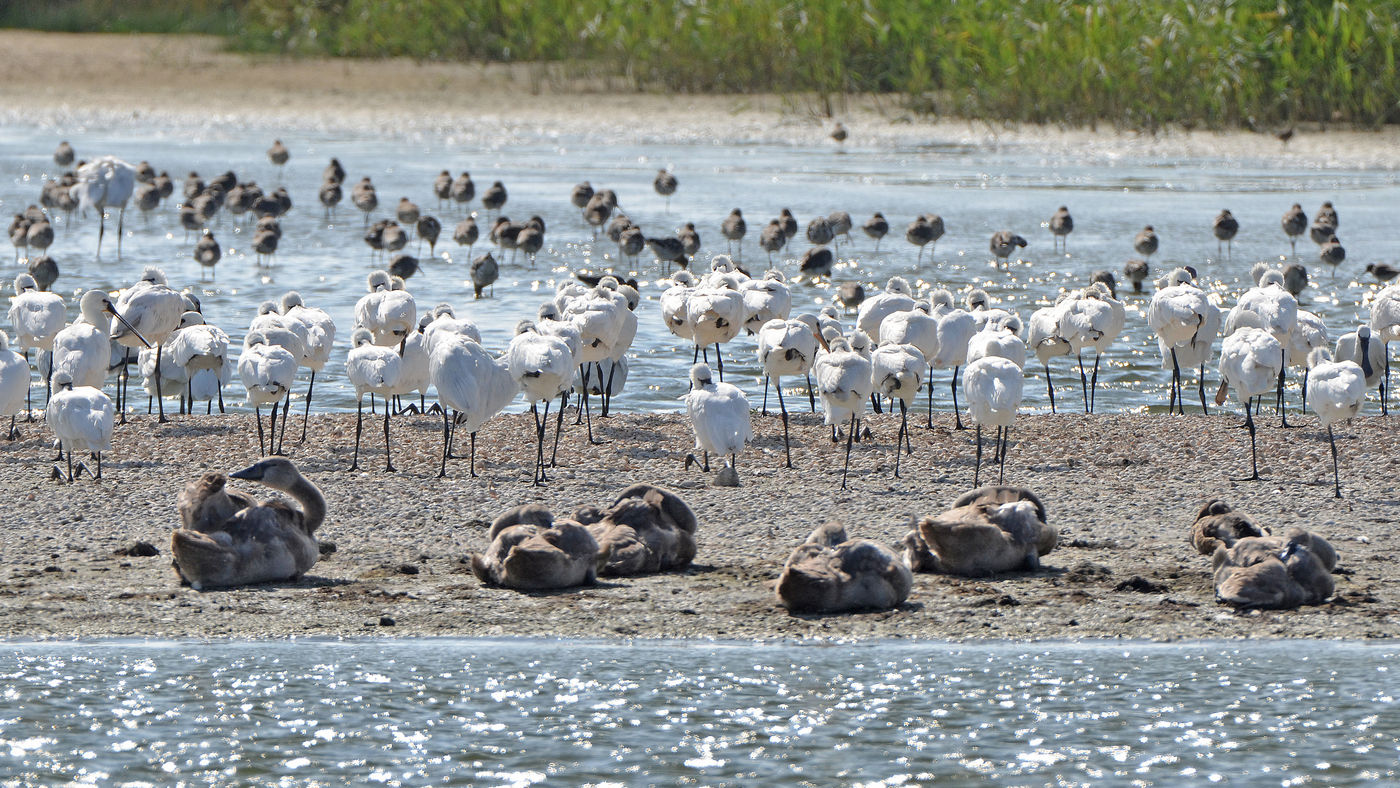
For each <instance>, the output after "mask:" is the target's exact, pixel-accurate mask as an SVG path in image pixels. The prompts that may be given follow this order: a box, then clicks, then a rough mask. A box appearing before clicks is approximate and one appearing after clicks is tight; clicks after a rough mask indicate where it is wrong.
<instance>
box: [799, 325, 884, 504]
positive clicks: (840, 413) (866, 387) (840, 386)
mask: <svg viewBox="0 0 1400 788" xmlns="http://www.w3.org/2000/svg"><path fill="white" fill-rule="evenodd" d="M828 345H829V347H828V352H826V353H823V354H822V355H821V356H818V357H817V361H816V364H814V365H813V367H812V372H813V374H815V375H816V378H817V394H818V396H820V397H821V400H822V410H823V411H824V412H825V413H826V423H827V424H829V425H831V436H832V441H833V442H835V441H836V439H837V438H836V427H837V425H839V424H843V423H845V422H847V421H849V422H850V424H849V428H850V429H849V431H848V432H847V433H846V463H845V465H844V466H843V467H842V470H841V489H843V490H844V489H846V476H847V474H848V473H849V472H850V468H851V443H852V442H853V441H854V440H855V433H856V419H858V418H860V417H861V416H863V415H864V414H865V406H866V403H868V402H869V401H870V395H871V393H872V392H873V391H874V390H875V383H874V379H873V377H874V367H873V366H872V365H871V363H870V360H869V359H867V358H866V357H865V356H863V355H861V354H860V353H858V352H856V351H854V350H852V349H851V343H850V341H849V340H847V339H846V338H845V337H843V336H834V337H832V338H831V339H830V340H828Z"/></svg>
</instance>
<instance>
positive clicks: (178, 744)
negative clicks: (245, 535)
mask: <svg viewBox="0 0 1400 788" xmlns="http://www.w3.org/2000/svg"><path fill="white" fill-rule="evenodd" d="M1397 655H1400V652H1397V650H1396V648H1395V647H1394V646H1389V645H1361V644H1354V643H1337V642H1307V643H1302V642H1270V643H1248V644H1241V643H1210V642H1204V643H1192V644H1184V645H1161V644H1140V643H1128V644H1107V643H1103V644H1039V645H1034V646H1027V645H1021V644H978V645H963V644H939V643H927V644H898V643H888V642H887V643H870V644H862V645H827V646H818V645H803V646H794V645H792V644H750V643H729V644H723V643H722V644H691V643H687V644H685V645H684V646H683V647H682V646H679V645H677V644H674V643H647V642H643V643H636V644H615V643H609V644H602V643H579V642H570V643H565V642H558V641H542V640H516V641H470V640H469V641H454V640H423V641H411V640H410V641H361V642H354V641H348V642H320V641H300V642H270V643H250V642H237V641H234V642H214V643H198V642H154V643H124V642H99V643H38V644H35V643H28V644H7V645H3V646H0V693H3V697H4V711H3V713H0V784H5V785H32V784H39V783H45V784H49V783H59V782H69V781H71V782H73V783H77V784H113V785H164V784H175V783H177V782H179V783H180V784H195V785H206V784H210V785H212V784H232V783H237V784H241V785H273V784H278V785H280V784H299V785H301V784H305V785H335V784H339V783H341V782H342V781H345V780H352V781H355V782H361V783H363V782H372V783H383V784H389V785H422V784H429V783H432V784H453V785H509V786H524V785H532V784H538V783H544V784H553V783H555V782H560V783H561V784H565V783H566V784H570V785H642V784H648V783H650V784H658V783H660V784H673V785H757V784H762V785H837V784H841V785H922V784H939V785H943V784H952V785H984V784H987V783H989V782H996V783H1001V784H1008V783H1010V784H1041V783H1049V782H1052V781H1054V782H1055V784H1059V785H1091V784H1118V785H1129V784H1132V785H1188V784H1189V785H1198V784H1203V783H1204V782H1235V783H1238V784H1247V785H1259V784H1270V785H1299V784H1303V783H1316V784H1326V785H1357V784H1362V783H1363V782H1364V783H1375V782H1376V781H1379V782H1380V783H1382V784H1384V783H1388V782H1389V781H1391V780H1395V779H1397V777H1400V769H1398V768H1397V766H1396V763H1397V757H1400V723H1398V722H1397V720H1396V717H1395V715H1394V714H1393V711H1394V704H1395V702H1396V699H1395V687H1396V685H1395V682H1394V681H1393V680H1392V678H1391V675H1390V669H1391V668H1390V666H1391V664H1393V662H1394V660H1395V659H1396V657H1397Z"/></svg>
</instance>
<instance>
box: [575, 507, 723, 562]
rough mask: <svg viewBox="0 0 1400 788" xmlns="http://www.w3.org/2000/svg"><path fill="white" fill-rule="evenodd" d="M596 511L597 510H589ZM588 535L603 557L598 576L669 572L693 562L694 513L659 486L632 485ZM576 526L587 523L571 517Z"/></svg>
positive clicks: (591, 527) (592, 524)
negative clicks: (577, 522) (595, 541)
mask: <svg viewBox="0 0 1400 788" xmlns="http://www.w3.org/2000/svg"><path fill="white" fill-rule="evenodd" d="M594 511H596V510H594ZM598 513H599V514H603V517H602V519H601V520H597V521H595V522H591V523H588V530H589V532H591V533H592V534H593V537H594V538H595V539H597V540H598V545H599V549H600V550H602V551H603V552H604V553H606V554H607V556H608V557H607V560H606V562H605V563H603V564H601V566H600V568H599V570H598V573H599V574H601V575H606V576H614V577H620V576H625V575H644V574H653V573H656V572H670V571H674V570H677V569H684V568H686V567H687V566H690V562H691V561H692V560H694V559H695V530H696V528H698V527H699V522H698V521H697V520H696V519H695V512H693V511H691V508H690V507H689V506H688V505H686V502H685V501H683V500H681V497H680V496H679V495H676V494H675V493H673V492H671V491H670V490H667V489H666V488H664V487H656V486H654V485H650V484H634V485H632V486H630V487H628V488H627V489H625V490H623V491H622V493H621V494H620V495H618V497H617V500H616V501H614V502H613V505H612V508H611V509H609V510H608V511H607V512H606V513H601V512H598ZM575 517H576V518H577V519H578V520H579V521H580V522H588V520H589V519H591V518H585V517H584V516H583V515H582V514H580V513H578V512H576V513H575Z"/></svg>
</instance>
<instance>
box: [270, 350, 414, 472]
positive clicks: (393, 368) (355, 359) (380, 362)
mask: <svg viewBox="0 0 1400 788" xmlns="http://www.w3.org/2000/svg"><path fill="white" fill-rule="evenodd" d="M350 343H351V345H352V346H353V347H351V348H350V352H349V353H347V354H346V356H345V377H346V378H347V379H349V381H350V385H352V386H354V387H355V454H354V457H353V459H351V461H350V470H352V471H356V470H359V468H360V431H361V429H362V428H363V426H364V418H365V416H364V413H365V408H364V401H365V394H378V395H379V396H381V397H383V398H384V470H386V471H388V472H390V473H392V472H394V470H395V469H394V461H393V458H392V457H390V450H389V445H390V444H389V414H390V411H392V410H393V408H391V407H389V398H390V397H392V396H394V394H395V393H396V392H397V390H398V388H399V384H400V382H401V379H402V378H403V358H401V357H400V356H399V354H398V352H397V351H395V350H394V349H392V348H388V347H384V346H383V345H376V344H374V335H373V334H371V333H370V331H369V329H367V328H363V327H362V328H357V329H355V330H354V332H352V333H351V334H350ZM273 407H274V408H275V407H276V406H275V405H274V406H273ZM274 412H275V411H274ZM282 418H283V419H284V420H285V419H286V416H285V415H284V416H283V417H282Z"/></svg>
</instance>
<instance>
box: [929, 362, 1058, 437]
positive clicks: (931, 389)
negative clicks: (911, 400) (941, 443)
mask: <svg viewBox="0 0 1400 788" xmlns="http://www.w3.org/2000/svg"><path fill="white" fill-rule="evenodd" d="M1052 404H1053V402H1052ZM927 428H928V429H933V365H932V364H930V365H929V367H928V427H927Z"/></svg>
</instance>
